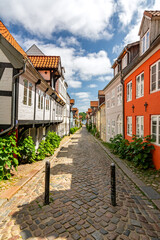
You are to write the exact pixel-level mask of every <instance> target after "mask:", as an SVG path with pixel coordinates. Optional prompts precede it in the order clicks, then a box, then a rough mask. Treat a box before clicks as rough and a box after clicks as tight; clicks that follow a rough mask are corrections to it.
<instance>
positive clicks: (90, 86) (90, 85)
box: [88, 84, 97, 88]
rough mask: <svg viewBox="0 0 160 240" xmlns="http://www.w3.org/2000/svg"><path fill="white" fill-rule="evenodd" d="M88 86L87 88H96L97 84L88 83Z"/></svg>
mask: <svg viewBox="0 0 160 240" xmlns="http://www.w3.org/2000/svg"><path fill="white" fill-rule="evenodd" d="M88 87H89V88H96V87H97V85H96V84H89V85H88Z"/></svg>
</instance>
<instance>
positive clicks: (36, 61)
mask: <svg viewBox="0 0 160 240" xmlns="http://www.w3.org/2000/svg"><path fill="white" fill-rule="evenodd" d="M28 57H29V59H30V60H31V62H32V63H33V66H34V67H35V68H45V69H46V68H52V69H53V68H58V64H59V62H60V57H59V56H28Z"/></svg>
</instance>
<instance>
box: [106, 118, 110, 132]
mask: <svg viewBox="0 0 160 240" xmlns="http://www.w3.org/2000/svg"><path fill="white" fill-rule="evenodd" d="M107 132H108V134H110V121H109V120H108V124H107Z"/></svg>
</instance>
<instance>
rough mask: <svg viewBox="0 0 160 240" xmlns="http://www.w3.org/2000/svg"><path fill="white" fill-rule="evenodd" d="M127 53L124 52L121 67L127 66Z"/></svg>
mask: <svg viewBox="0 0 160 240" xmlns="http://www.w3.org/2000/svg"><path fill="white" fill-rule="evenodd" d="M127 60H128V54H127V53H126V54H125V55H124V57H123V58H122V69H123V68H125V67H126V66H127Z"/></svg>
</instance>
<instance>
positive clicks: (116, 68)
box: [114, 65, 118, 76]
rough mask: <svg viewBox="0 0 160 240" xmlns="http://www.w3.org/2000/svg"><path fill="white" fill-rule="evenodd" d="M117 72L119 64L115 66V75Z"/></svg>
mask: <svg viewBox="0 0 160 240" xmlns="http://www.w3.org/2000/svg"><path fill="white" fill-rule="evenodd" d="M117 73H118V65H117V66H116V67H115V69H114V75H115V76H116V75H117Z"/></svg>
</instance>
